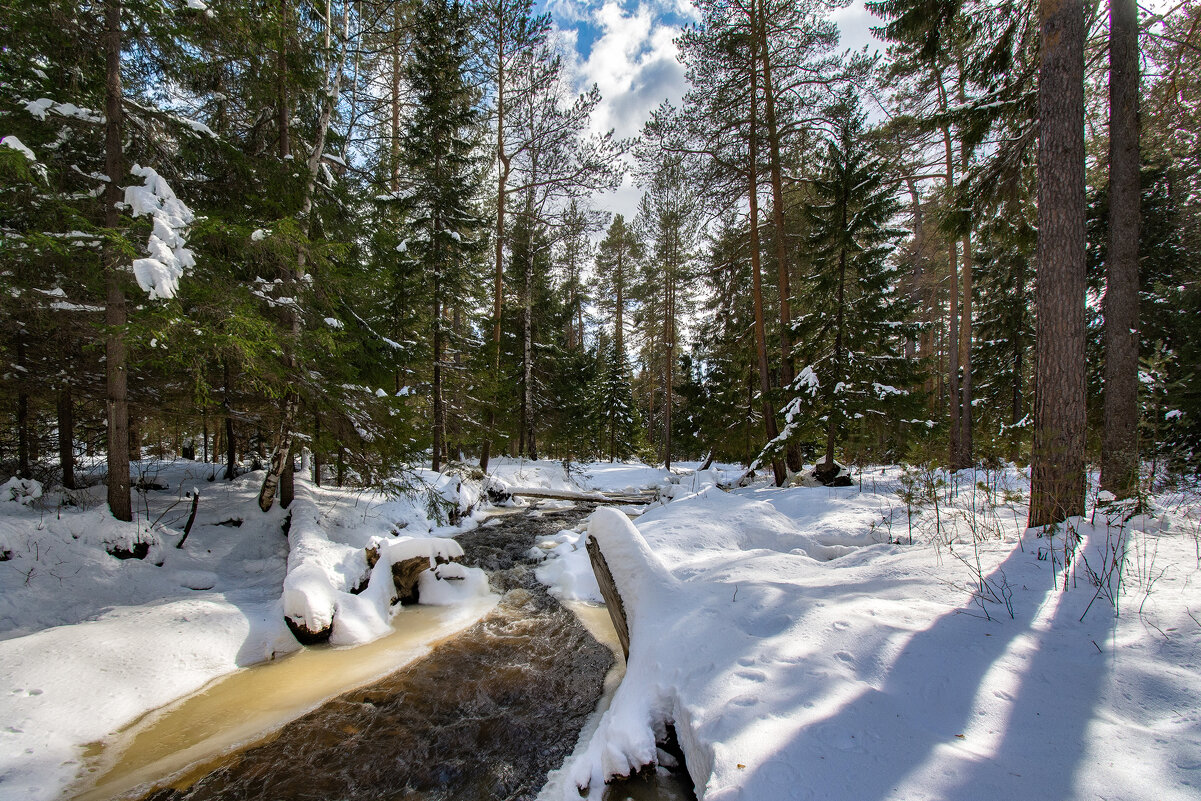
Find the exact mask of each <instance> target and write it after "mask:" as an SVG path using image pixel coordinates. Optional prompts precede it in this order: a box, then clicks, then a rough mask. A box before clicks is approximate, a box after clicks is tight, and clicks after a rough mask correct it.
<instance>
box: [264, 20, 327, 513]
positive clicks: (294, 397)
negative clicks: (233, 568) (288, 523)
mask: <svg viewBox="0 0 1201 801" xmlns="http://www.w3.org/2000/svg"><path fill="white" fill-rule="evenodd" d="M329 11H330V5H329V0H326V6H325V23H326V24H325V31H326V33H325V51H326V58H327V59H328V61H327V63H326V86H325V89H326V92H325V99H324V103H323V104H322V106H321V115H320V117H319V118H318V120H317V135H316V137H315V138H314V140H313V151H312V152H311V153H310V154H309V160H308V182H307V183H306V184H305V191H304V198H303V200H302V202H301V206H300V214H299V217H300V219H301V221H302V224H303V230H304V236H305V239H306V240H307V239H308V237H309V236H310V234H311V232H312V226H313V218H312V210H313V193H314V191H315V189H316V185H317V171H318V170H319V169H320V167H321V158H322V155H323V154H324V153H325V139H326V136H327V135H328V134H329V126H330V122H331V120H332V119H333V114H334V109H335V108H337V106H338V97H339V95H340V93H341V90H342V63H343V60H344V58H345V54H346V53H345V51H346V47H347V40H348V38H349V33H350V3H347V4H345V5H344V6H343V9H342V46H341V49H340V50H339V52H338V54H337V56H336V60H335V56H334V54H333V51H332V48H331V45H330V19H329V16H330V14H329ZM331 70H332V73H331ZM305 264H306V251H305V249H304V247H301V248H300V252H299V255H298V256H297V259H296V273H295V275H294V276H293V278H295V279H296V280H299V279H301V278H302V277H303V276H304V274H305ZM285 319H286V320H287V321H288V322H289V323H290V324H291V329H292V348H294V347H295V343H297V342H298V341H299V339H300V315H299V313H298V312H297V310H296V309H295V308H289V309H288V310H287V312H286V314H285ZM292 348H290V349H289V350H288V353H287V359H286V361H287V365H288V367H289V369H291V370H295V369H297V367H298V366H299V364H298V362H297V359H296V353H295V350H294V349H292ZM299 406H300V398H299V396H298V394H297V391H296V388H295V386H294V385H293V383H292V381H291V379H290V378H289V382H288V388H287V389H286V390H285V392H284V399H283V411H282V414H281V415H280V428H279V431H278V432H277V434H276V437H275V443H274V447H273V448H272V452H271V464H270V466H269V468H268V470H267V475H265V476H264V477H263V486H262V487H261V488H260V489H259V508H260V509H262V510H263V511H264V512H266V511H267V510H268V509H270V508H271V504H272V503H273V502H274V500H275V491H276V488H277V487H278V485H279V479H280V476H281V475H282V473H281V471H282V470H283V469H284V463H285V461H287V456H288V454H289V453H290V452H291V450H292V440H293V437H294V435H295V431H294V429H293V426H294V425H295V423H296V414H297V411H298V409H299Z"/></svg>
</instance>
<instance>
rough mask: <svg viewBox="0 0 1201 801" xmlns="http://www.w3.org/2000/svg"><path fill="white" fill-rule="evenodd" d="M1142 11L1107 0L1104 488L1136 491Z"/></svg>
mask: <svg viewBox="0 0 1201 801" xmlns="http://www.w3.org/2000/svg"><path fill="white" fill-rule="evenodd" d="M1138 84H1139V65H1138V8H1137V5H1136V4H1135V2H1134V0H1110V2H1109V242H1108V248H1107V251H1108V252H1107V257H1106V260H1105V299H1104V307H1103V308H1104V313H1105V427H1104V434H1103V439H1102V446H1101V488H1102V489H1104V490H1108V491H1109V492H1112V493H1113V494H1114V495H1116V496H1117V497H1119V498H1128V497H1131V496H1132V495H1134V494H1135V493H1136V492H1137V491H1138V466H1139V465H1138V420H1139V411H1138V326H1139V320H1138V303H1139V297H1138V240H1139V225H1140V219H1139V217H1140V213H1141V212H1140V188H1139V143H1138V139H1139V116H1138Z"/></svg>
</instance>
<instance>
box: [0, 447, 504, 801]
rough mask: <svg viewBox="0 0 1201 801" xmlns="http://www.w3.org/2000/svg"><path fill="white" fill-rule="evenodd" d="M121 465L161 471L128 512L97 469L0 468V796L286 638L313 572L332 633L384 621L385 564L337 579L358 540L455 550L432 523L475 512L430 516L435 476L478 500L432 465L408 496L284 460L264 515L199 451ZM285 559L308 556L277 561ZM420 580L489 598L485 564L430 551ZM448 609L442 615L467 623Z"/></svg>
mask: <svg viewBox="0 0 1201 801" xmlns="http://www.w3.org/2000/svg"><path fill="white" fill-rule="evenodd" d="M132 468H133V472H134V477H135V480H136V479H137V478H146V479H147V480H148V481H150V482H152V483H153V482H157V483H159V484H165V485H166V486H167V487H168V489H166V490H151V491H147V492H135V496H134V506H135V509H136V512H135V517H136V520H135V522H133V523H124V522H120V521H117V520H115V519H113V518H112V516H111V515H109V514H108V512H107V509H106V507H105V506H104V505H103V497H104V487H103V485H97V486H94V487H91V488H89V489H85V490H77V491H63V490H59V489H55V490H45V489H44V488H43V487H42V486H41V485H40V484H38V483H37V482H36V481H28V480H21V479H16V478H13V479H9V480H7V481H5V482H4V483H3V484H0V677H3V680H2V682H0V684H2V685H3V687H4V690H3V691H0V721H3V727H0V798H2V799H18V798H19V799H32V800H33V801H40V800H41V799H55V798H59V797H61V796H62V794H63V792H64V789H65V788H66V786H67V785H68V784H69V783H70V782H71V781H72V779H74V778H75V776H76V774H77V772H78V771H79V770H80V767H81V763H82V758H83V750H84V747H85V746H86V745H87V744H88V743H92V742H96V741H98V740H102V739H104V738H107V737H109V736H110V735H112V734H113V733H114V732H116V731H117V730H118V729H120V728H122V727H123V726H125V725H127V724H129V723H130V722H131V721H133V720H135V719H137V718H139V717H141V716H142V715H144V714H145V713H147V712H149V711H151V710H153V709H156V708H158V707H161V706H163V705H165V704H168V703H170V702H172V701H174V700H176V699H179V698H181V697H183V696H186V695H188V694H190V693H193V692H196V691H198V690H200V689H201V688H202V687H204V686H205V685H206V684H207V683H209V682H210V681H212V680H214V679H216V678H218V677H220V676H223V675H225V674H228V673H230V672H232V671H234V670H237V669H239V668H241V667H245V666H247V665H251V664H254V663H257V662H261V661H264V660H269V659H273V658H275V657H278V656H282V655H285V654H288V653H290V652H292V651H295V650H297V649H299V648H300V647H301V646H300V645H299V644H298V643H297V641H296V639H295V638H294V637H293V635H292V633H291V632H290V631H289V630H288V628H287V626H286V625H285V623H284V611H285V603H289V602H292V603H295V602H296V592H298V591H299V592H301V594H302V596H303V597H304V599H305V600H304V603H305V604H307V605H308V608H311V609H313V610H314V614H316V613H317V612H318V611H319V610H318V603H317V600H319V598H320V596H321V591H322V589H324V590H325V592H327V593H328V595H329V597H331V598H332V599H333V602H334V621H335V626H334V634H335V636H334V638H333V639H334V642H335V643H346V642H363V641H366V640H368V639H373V638H375V637H378V636H380V635H381V634H385V633H388V632H390V631H391V630H392V629H391V628H390V623H391V622H392V621H393V618H394V613H395V614H396V615H399V616H400V617H399V618H397V620H398V621H401V620H403V615H404V612H403V611H400V607H391V606H390V604H389V603H388V601H390V593H391V583H392V579H391V571H390V570H388V569H386V567H385V568H384V569H379V570H375V571H372V574H371V582H370V585H369V586H368V587H367V588H365V590H364V592H363V593H361V594H360V595H352V594H350V593H348V592H343V591H342V587H344V586H345V582H346V580H347V578H348V577H352V578H353V579H357V578H359V577H360V574H361V573H366V571H367V563H366V560H365V557H364V548H365V546H366V545H368V544H370V543H372V542H375V543H376V544H377V545H379V546H381V547H380V551H381V564H384V565H387V564H390V561H389V560H396V559H400V558H404V557H405V556H407V555H421V556H425V557H433V558H434V559H435V560H436V559H437V558H439V557H442V558H451V557H453V556H455V555H458V554H461V553H462V551H461V549H460V548H459V546H458V544H457V543H455V542H454V541H453V540H452V539H448V538H446V537H445V536H443V535H448V534H453V533H454V532H455V531H456V530H459V529H462V528H467V527H471V526H474V525H476V522H477V521H476V518H473V517H467V518H466V519H465V520H464V522H463V523H462V524H460V526H459V527H458V529H456V528H452V527H446V526H439V525H438V521H436V520H431V519H429V516H428V508H427V501H428V494H429V493H431V492H432V493H436V494H437V495H438V496H439V497H442V498H444V499H448V502H454V503H458V504H459V505H460V507H461V508H462V507H466V506H469V505H471V504H473V503H474V502H475V501H477V500H478V492H477V491H476V490H475V489H473V488H472V487H470V486H463V487H459V486H457V485H456V484H455V483H453V482H452V481H450V479H449V477H446V476H441V477H440V476H439V475H438V474H435V473H431V472H430V471H420V473H419V474H418V475H417V479H416V486H417V488H418V492H417V494H416V495H415V496H412V497H404V496H399V497H385V496H380V495H377V494H373V493H362V492H352V491H349V490H337V489H328V488H318V487H314V486H312V485H311V484H309V483H308V482H307V481H305V480H304V479H303V478H302V477H301V476H297V480H296V494H297V495H296V500H295V501H294V502H293V504H292V505H291V507H290V509H289V510H287V511H285V510H281V509H279V508H278V507H275V508H273V509H272V510H271V511H270V512H269V513H266V514H264V513H262V512H260V511H259V509H258V506H257V493H258V488H259V485H260V484H261V482H262V477H263V474H262V472H257V473H248V474H246V475H245V476H243V477H240V478H239V479H236V480H234V481H232V482H230V481H223V480H220V479H217V480H214V481H210V480H209V478H210V476H214V475H215V474H217V473H219V471H220V470H221V469H222V468H220V467H218V466H216V465H206V464H204V463H201V462H191V461H186V460H180V461H178V462H173V463H163V462H139V463H134V464H133V465H132ZM197 490H199V492H200V494H201V499H200V502H199V505H198V509H197V518H196V522H195V525H194V527H193V528H192V531H191V534H190V535H189V536H188V539H187V541H186V543H185V545H184V548H183V549H178V548H176V547H175V545H176V544H177V543H178V542H179V540H180V538H181V537H182V531H181V529H182V527H183V523H184V520H185V519H186V517H187V514H188V512H189V510H190V497H189V496H188V493H192V492H195V491H197ZM289 514H290V515H291V518H292V525H291V530H290V533H289V536H288V537H287V538H285V537H284V536H282V534H281V531H282V529H283V525H284V522H285V519H286V518H287V517H288V516H289ZM399 532H405V533H404V534H401V533H399ZM410 535H412V536H410ZM139 542H144V543H147V544H148V545H149V553H148V555H147V557H146V558H145V559H144V560H140V559H136V558H133V559H117V558H115V557H114V556H112V555H110V553H109V551H113V550H117V549H126V550H130V549H132V548H133V546H134V545H135V544H136V543H139ZM290 551H291V553H290ZM293 567H303V568H304V571H303V572H301V573H299V574H296V575H291V574H290V573H289V568H293ZM377 567H379V565H377ZM306 576H307V578H306ZM419 582H420V584H419V588H420V594H421V602H422V603H423V604H437V605H444V604H456V605H460V606H459V607H458V608H462V609H464V610H471V615H470V617H471V619H474V618H476V617H479V616H480V615H482V614H484V613H485V612H486V611H487V609H488V608H489V605H488V604H486V603H480V602H479V600H480V599H481V598H482V597H483V596H486V595H487V594H488V592H489V591H488V585H487V579H486V577H485V576H484V574H483V573H482V572H481V571H478V570H474V569H469V568H464V567H461V566H459V565H457V564H441V565H438V566H437V575H436V576H435V575H434V574H431V573H428V572H426V573H424V574H422V576H420V577H419ZM297 584H299V585H301V586H300V588H299V590H298V588H297V586H296V585H297ZM310 593H312V596H310V595H309V594H310ZM315 599H316V600H315ZM454 619H455V621H456V622H455V625H454V628H455V629H457V628H460V627H462V626H463V625H468V624H469V623H470V622H471V621H470V620H465V619H459V618H458V617H455V618H454ZM398 625H403V623H398ZM439 636H442V635H441V634H440V633H439V632H437V631H435V632H433V633H432V634H431V637H432V638H434V639H436V638H437V637H439Z"/></svg>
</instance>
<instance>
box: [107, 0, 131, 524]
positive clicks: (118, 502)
mask: <svg viewBox="0 0 1201 801" xmlns="http://www.w3.org/2000/svg"><path fill="white" fill-rule="evenodd" d="M104 25H105V34H104V50H105V70H106V76H105V87H104V88H105V99H104V115H105V123H104V171H105V173H106V174H107V175H108V176H109V178H110V180H109V181H108V183H106V184H105V185H104V225H105V227H106V228H110V229H112V228H116V227H117V225H118V224H119V223H120V221H121V217H120V212H119V211H118V209H117V204H118V203H119V202H121V200H122V198H121V188H120V186H119V185H118V181H120V180H121V177H122V176H124V175H125V157H124V152H123V150H122V142H121V129H122V124H123V122H124V117H123V110H122V90H121V0H105V3H104ZM120 262H121V254H120V252H119V251H117V250H116V249H114V248H107V249H106V252H105V254H104V285H105V302H104V323H105V326H106V328H107V333H106V334H105V340H104V356H105V364H104V378H105V382H104V383H105V390H104V396H105V411H106V414H107V417H108V443H107V447H108V455H107V461H108V508H109V511H111V512H112V514H113V517H115V518H117V519H118V520H133V504H132V503H131V500H130V497H129V407H128V405H127V403H128V402H127V392H128V388H127V384H126V368H127V364H126V355H125V323H126V317H125V290H124V289H123V288H122V286H121V268H120Z"/></svg>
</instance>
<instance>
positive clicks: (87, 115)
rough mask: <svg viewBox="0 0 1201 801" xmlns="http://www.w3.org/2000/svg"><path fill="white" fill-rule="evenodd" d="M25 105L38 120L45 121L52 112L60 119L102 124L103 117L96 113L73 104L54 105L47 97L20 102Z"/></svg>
mask: <svg viewBox="0 0 1201 801" xmlns="http://www.w3.org/2000/svg"><path fill="white" fill-rule="evenodd" d="M21 102H23V103H24V104H25V110H26V111H28V112H29V113H30V114H32V115H33V116H34V117H36V118H37V119H39V120H42V121H45V119H46V117H47V115H48V114H49V113H50V112H54V113H55V114H58V115H59V116H62V117H70V118H72V119H77V120H82V121H84V122H95V123H102V122H104V115H103V114H101V113H100V112H98V111H92V110H91V109H87V108H80V107H79V106H77V105H75V104H74V103H56V102H54V101H53V100H51V99H50V98H48V97H43V98H39V99H37V100H22V101H21Z"/></svg>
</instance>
